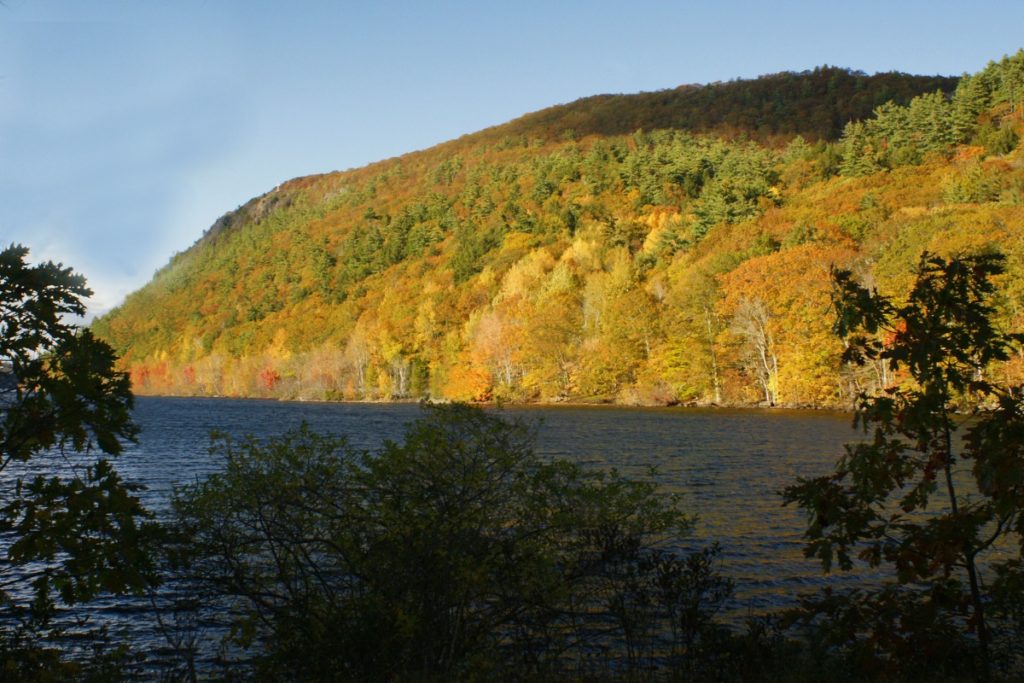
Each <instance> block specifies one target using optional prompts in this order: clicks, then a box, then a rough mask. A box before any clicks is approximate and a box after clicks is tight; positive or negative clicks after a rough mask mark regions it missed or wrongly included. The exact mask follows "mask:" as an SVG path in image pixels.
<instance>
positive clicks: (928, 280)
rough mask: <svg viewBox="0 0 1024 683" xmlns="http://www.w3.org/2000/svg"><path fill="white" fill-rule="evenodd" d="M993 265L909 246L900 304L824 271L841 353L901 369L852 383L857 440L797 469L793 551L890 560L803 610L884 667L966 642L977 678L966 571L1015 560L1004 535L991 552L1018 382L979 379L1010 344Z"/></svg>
mask: <svg viewBox="0 0 1024 683" xmlns="http://www.w3.org/2000/svg"><path fill="white" fill-rule="evenodd" d="M1003 264H1004V259H1003V257H1002V256H999V255H997V254H979V255H975V256H961V257H957V258H953V259H950V260H944V259H941V258H937V257H934V256H930V255H928V254H925V255H924V256H923V257H922V259H921V263H920V266H919V269H918V273H917V280H916V282H915V284H914V286H913V289H912V290H911V292H910V293H909V295H908V296H907V300H906V303H904V304H902V305H898V304H896V303H895V302H893V301H892V300H891V299H889V298H887V297H884V296H882V295H879V294H878V293H877V292H874V291H871V290H868V289H866V288H864V287H862V286H861V285H859V284H857V283H856V282H855V281H854V280H853V278H852V276H851V274H850V273H849V272H847V271H837V272H835V273H834V278H835V284H836V294H835V301H834V303H835V306H836V310H837V314H838V320H837V322H836V327H835V330H836V333H837V334H838V335H839V336H841V337H843V338H844V339H846V341H847V344H848V345H847V349H846V351H845V353H844V357H845V359H846V360H847V361H848V362H850V363H853V364H857V365H864V364H868V363H884V364H886V365H888V367H889V369H890V370H891V371H892V372H895V373H899V372H903V373H905V374H906V377H907V379H908V380H909V381H908V382H907V383H906V384H904V385H898V386H890V387H887V388H885V389H884V390H883V391H882V392H881V393H880V394H876V395H867V394H862V395H861V396H860V398H859V399H858V402H857V412H856V423H857V424H858V425H860V426H862V427H863V429H864V432H865V435H866V437H867V438H866V440H865V441H863V442H860V443H855V444H851V445H849V446H847V448H846V454H845V455H844V456H843V457H842V458H841V459H840V461H839V463H838V465H837V467H836V470H835V472H834V473H833V474H830V475H827V476H824V477H818V478H815V479H800V480H799V481H798V483H797V484H796V485H794V486H791V487H789V488H787V489H786V491H785V499H786V502H787V503H797V504H798V505H799V506H800V507H802V508H804V509H805V510H806V511H807V513H808V515H809V517H810V520H809V524H808V528H807V532H806V538H807V546H806V550H805V552H806V554H807V555H808V556H809V557H817V558H818V559H820V560H821V562H822V566H823V567H824V569H825V570H826V571H828V570H829V569H830V568H831V567H832V565H833V563H834V562H838V564H839V567H840V568H841V569H844V570H848V569H850V568H852V567H853V565H854V560H855V558H856V559H860V560H861V561H863V562H864V563H866V564H867V565H869V566H872V567H877V566H880V565H882V564H883V563H884V564H888V565H890V566H891V568H892V572H893V579H894V581H893V582H892V583H891V584H890V585H888V586H886V587H885V588H884V589H883V590H882V592H879V593H861V592H854V593H852V594H849V595H846V596H838V597H837V596H832V597H829V598H828V599H826V600H824V601H822V602H819V603H816V604H814V605H810V604H809V605H808V609H810V613H811V616H812V617H813V618H825V619H829V620H831V623H833V624H834V626H835V628H838V629H842V628H845V632H844V633H843V634H842V638H844V639H847V640H848V641H849V643H848V645H849V646H850V647H856V648H859V649H860V650H861V652H862V654H863V655H864V656H865V657H869V658H872V659H873V658H883V659H884V658H887V657H888V658H892V659H891V660H890V662H889V663H890V664H891V665H892V666H901V665H903V664H905V665H906V666H907V668H906V669H902V668H901V669H899V672H901V673H899V674H897V675H902V676H905V675H907V674H908V673H910V672H913V671H914V666H915V664H914V662H915V661H918V658H919V657H920V656H921V655H924V656H926V657H931V656H938V655H939V654H940V653H942V652H947V653H948V652H949V651H950V648H953V649H959V650H964V651H967V650H970V651H972V652H974V653H975V654H976V656H975V658H974V659H973V664H972V668H973V671H974V672H975V673H976V675H978V676H980V677H982V678H985V677H987V676H988V675H989V674H990V672H991V662H992V656H993V653H992V652H991V644H992V636H991V633H992V625H991V623H990V619H987V617H986V611H987V610H989V605H990V604H991V602H992V596H991V593H989V591H991V590H992V589H991V587H989V588H986V587H985V584H986V582H985V581H984V580H983V579H982V577H981V571H982V569H981V568H982V565H983V564H987V565H988V566H989V567H990V568H994V569H995V570H996V571H997V572H998V573H1001V574H1002V575H1003V576H1005V577H1014V578H1015V573H1016V567H1018V566H1019V562H1020V558H1019V556H1018V555H1019V548H1017V549H1015V550H1014V551H1011V552H1009V554H1008V558H1007V556H1006V555H1003V554H1002V553H1001V552H994V551H995V549H996V547H997V546H998V545H999V544H1000V543H1001V542H1003V541H1004V539H1006V538H1008V537H1009V536H1010V535H1012V534H1019V533H1020V531H1021V519H1022V517H1021V512H1022V511H1024V507H1022V504H1024V497H1021V495H1020V490H1019V486H1018V480H1019V479H1020V472H1024V459H1022V457H1024V419H1022V418H1024V410H1022V408H1024V406H1022V394H1021V389H1020V387H1005V386H1000V385H999V384H996V383H994V382H992V381H990V380H989V379H987V377H986V371H987V369H988V368H989V367H990V365H991V364H992V363H994V362H997V361H1003V360H1006V359H1007V358H1008V356H1009V354H1010V351H1011V349H1012V348H1013V347H1015V346H1016V345H1019V344H1020V343H1021V342H1022V341H1024V335H1020V334H1005V333H1002V332H1000V331H998V330H997V329H996V327H995V325H994V322H993V317H994V312H995V311H994V309H993V306H992V303H991V299H992V297H993V294H994V292H995V286H994V285H993V278H995V277H997V276H999V275H1000V274H1002V273H1003V270H1004V265H1003ZM958 408H969V409H972V410H974V411H975V412H976V415H975V417H974V419H972V420H971V421H970V422H967V423H964V422H963V421H962V420H960V419H958V417H957V415H956V412H957V409H958ZM1009 580H1010V579H1005V580H1000V581H996V582H995V585H996V586H1005V585H1007V581H1009ZM965 584H966V585H965ZM989 585H990V586H991V585H992V584H989ZM1017 599H1018V600H1019V599H1020V596H1017ZM837 601H838V602H837ZM839 613H842V614H844V615H845V616H843V618H842V619H839V618H838V617H837V614H839ZM883 622H884V625H883ZM844 625H845V626H844ZM968 633H970V634H973V637H971V636H969V635H968ZM865 638H870V643H871V645H870V647H868V645H867V643H866V642H865V640H864V639H865ZM872 653H873V654H872ZM914 653H916V655H917V657H910V655H912V654H914ZM928 653H933V654H932V655H929V654H928ZM908 657H909V659H907V658H908ZM943 661H946V660H943ZM968 661H971V660H968ZM877 662H879V663H881V662H882V659H878V660H877Z"/></svg>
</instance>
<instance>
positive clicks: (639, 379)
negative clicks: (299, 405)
mask: <svg viewBox="0 0 1024 683" xmlns="http://www.w3.org/2000/svg"><path fill="white" fill-rule="evenodd" d="M954 88H955V91H954V90H953V89H954ZM1022 97H1024V51H1022V52H1020V53H1018V54H1016V55H1015V56H1013V57H1011V58H1004V59H1003V60H1002V61H1000V62H998V63H995V62H994V63H991V64H990V65H989V66H988V67H987V68H986V69H985V70H983V71H982V72H980V73H978V74H975V75H973V76H969V77H964V78H961V79H948V78H923V77H914V76H906V75H902V74H882V75H876V76H865V75H863V74H859V73H855V72H849V71H846V70H842V69H834V68H822V69H816V70H814V71H809V72H803V73H799V74H794V73H788V74H776V75H772V76H766V77H763V78H761V79H757V80H754V81H732V82H729V83H720V84H714V85H710V86H684V87H681V88H679V89H676V90H672V91H666V92H661V93H645V94H640V95H615V96H599V97H593V98H587V99H584V100H580V101H578V102H574V103H571V104H568V105H562V106H559V107H553V108H551V109H548V110H544V111H541V112H536V113H534V114H529V115H527V116H524V117H522V118H520V119H517V120H515V121H512V122H510V123H508V124H505V125H503V126H497V127H495V128H491V129H487V130H484V131H481V132H479V133H475V134H472V135H467V136H464V137H462V138H460V139H458V140H455V141H452V142H449V143H445V144H442V145H439V146H437V147H435V148H432V149H429V150H425V151H422V152H417V153H413V154H409V155H406V156H404V157H400V158H397V159H391V160H388V161H385V162H380V163H376V164H372V165H370V166H367V167H364V168H361V169H357V170H354V171H347V172H343V173H332V174H327V175H320V176H311V177H306V178H298V179H295V180H291V181H288V182H286V183H283V184H282V185H281V186H279V187H278V188H276V189H275V190H274V191H272V192H269V193H267V194H265V195H263V196H261V197H258V198H255V199H253V200H251V201H250V202H248V203H247V204H245V205H244V206H242V207H240V208H239V209H237V210H235V211H233V212H231V213H228V214H226V215H225V216H223V217H222V218H221V219H220V220H218V221H217V222H216V223H215V224H214V225H213V226H212V227H211V228H210V229H209V230H208V231H207V233H206V234H205V235H204V236H203V238H202V239H200V240H199V241H198V242H197V243H196V244H195V245H194V246H193V247H191V248H190V249H189V250H187V251H185V252H183V253H181V254H178V255H176V256H175V257H174V258H173V259H172V260H171V262H170V263H169V264H168V265H167V266H166V267H165V268H163V269H162V270H161V271H160V272H158V273H157V274H156V276H155V277H154V279H153V281H152V282H150V283H149V284H148V285H146V287H144V288H143V289H141V290H139V291H138V292H136V293H134V294H132V295H131V296H129V297H128V298H127V300H126V301H125V302H124V304H123V305H121V306H120V307H119V308H117V309H115V310H113V311H112V312H110V313H109V314H108V315H106V316H104V317H103V318H101V319H99V320H97V321H96V322H95V323H94V328H95V330H96V332H97V334H99V335H100V336H102V337H103V338H105V339H107V340H108V341H109V342H110V343H111V344H113V345H114V347H115V348H116V349H117V350H118V351H119V352H120V353H121V354H122V362H123V363H124V366H125V368H126V369H127V370H129V371H130V372H131V375H132V379H133V383H134V386H135V389H136V391H138V392H140V393H162V394H183V395H194V394H202V395H231V396H273V397H282V398H301V399H320V398H329V399H341V398H344V399H354V400H356V399H361V400H389V399H406V398H418V397H422V396H426V395H429V396H433V397H443V398H451V399H464V400H494V399H501V400H513V401H566V400H569V401H618V402H640V403H676V402H697V403H719V404H721V403H737V404H742V403H759V402H770V403H775V404H785V405H820V406H826V405H845V404H846V403H847V402H848V400H849V397H850V395H851V393H852V392H854V391H856V390H857V389H859V388H864V387H869V386H870V385H874V384H877V383H879V382H885V381H888V379H889V378H887V377H884V370H885V369H884V368H879V369H877V370H878V373H874V370H873V369H871V368H868V369H865V372H864V373H860V374H857V375H851V374H849V373H848V372H846V371H844V370H842V369H841V368H840V367H839V362H838V357H839V343H838V341H837V340H835V339H834V338H833V337H832V336H831V334H830V320H829V313H828V307H829V285H828V269H829V267H830V265H831V264H839V265H842V266H847V267H853V268H854V269H855V270H857V272H859V273H860V274H861V275H862V276H863V277H865V278H867V279H869V280H870V281H872V282H873V283H874V284H875V285H876V286H877V287H879V289H881V290H882V291H885V292H898V291H901V290H902V289H903V288H904V287H905V286H906V284H907V282H908V281H909V279H910V276H911V275H910V274H911V271H912V268H913V266H914V265H915V264H916V262H917V259H918V257H919V255H920V253H921V252H922V251H923V250H931V251H935V252H939V253H943V254H945V253H950V252H955V251H962V250H971V249H978V248H991V247H998V248H1000V249H1001V250H1003V251H1004V252H1005V253H1007V255H1008V256H1009V259H1010V260H1009V267H1010V273H1009V274H1008V276H1007V277H1006V278H1005V283H1004V284H1005V286H1004V297H1003V315H1004V322H1005V323H1006V324H1007V325H1013V326H1014V327H1016V328H1018V329H1020V328H1024V324H1022V323H1024V284H1022V283H1024V277H1022V275H1024V230H1022V225H1024V158H1022V151H1021V145H1020V142H1019V141H1020V135H1021V132H1022V121H1021V100H1022ZM1021 370H1022V367H1021V363H1020V362H1019V361H1017V362H1014V363H1010V364H1007V365H1005V366H1003V367H1001V368H999V369H997V370H995V369H994V370H993V371H998V372H1002V373H1011V374H1013V375H1014V376H1017V375H1019V374H1020V372H1021ZM873 373H874V374H873Z"/></svg>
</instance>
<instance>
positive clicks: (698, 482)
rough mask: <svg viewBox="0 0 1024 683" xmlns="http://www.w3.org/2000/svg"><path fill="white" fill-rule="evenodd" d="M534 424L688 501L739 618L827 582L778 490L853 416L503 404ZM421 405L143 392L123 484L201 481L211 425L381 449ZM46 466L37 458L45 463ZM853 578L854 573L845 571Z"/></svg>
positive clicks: (148, 496) (208, 466)
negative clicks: (728, 582)
mask: <svg viewBox="0 0 1024 683" xmlns="http://www.w3.org/2000/svg"><path fill="white" fill-rule="evenodd" d="M500 412H501V413H502V414H505V415H508V416H511V417H520V418H522V419H524V420H526V421H527V422H529V423H533V424H536V425H537V444H536V445H537V451H538V452H539V453H540V454H542V455H547V456H550V457H559V458H567V459H571V460H575V461H579V462H581V463H584V464H586V465H588V466H593V467H603V468H610V467H615V468H617V469H618V470H619V471H620V472H622V473H623V474H626V475H628V476H631V477H637V478H647V477H650V476H652V474H651V471H650V470H651V467H654V468H655V472H654V474H653V476H654V478H655V479H656V481H657V482H658V483H659V484H660V485H661V486H662V487H663V488H664V489H665V490H666V491H671V492H676V493H681V494H682V495H683V500H684V507H685V508H686V509H687V511H689V512H691V513H694V514H696V515H697V516H698V517H699V522H698V524H697V527H696V530H695V533H694V537H693V538H692V539H690V540H689V541H688V543H689V544H691V545H692V546H693V547H697V546H699V545H701V544H703V543H704V542H709V541H711V540H717V541H718V542H719V543H721V545H722V549H723V553H722V571H723V572H724V573H725V574H727V575H728V576H731V577H732V578H733V579H735V581H736V584H737V599H736V603H735V604H734V606H733V609H732V613H733V614H734V615H737V616H739V615H742V614H743V613H746V612H762V611H764V610H766V609H770V608H773V607H779V606H786V605H790V604H792V602H793V600H794V597H795V596H796V594H797V593H799V592H802V591H805V590H810V589H813V588H815V587H816V586H819V585H824V583H825V581H826V580H828V581H832V582H836V581H841V580H843V578H844V577H842V576H838V577H837V576H832V577H830V578H828V579H825V578H823V577H822V574H821V571H820V567H819V566H818V565H817V564H816V563H815V562H813V561H811V560H807V559H805V558H804V557H803V556H802V553H801V547H802V545H801V540H800V537H801V533H802V531H803V528H804V517H803V514H802V513H801V512H800V511H799V510H796V509H793V508H784V507H782V504H781V499H780V496H779V493H778V492H779V491H780V490H781V489H782V488H783V487H784V486H786V485H787V484H790V483H792V482H793V481H794V480H795V479H796V477H797V476H814V475H820V474H824V473H826V472H828V471H829V470H830V469H831V468H832V466H833V464H834V462H835V459H836V458H837V457H838V455H839V454H840V452H841V450H842V444H843V443H845V442H848V441H851V440H853V439H855V438H856V437H857V434H856V433H855V432H854V431H853V430H852V428H851V426H850V424H851V420H850V416H849V415H844V414H836V413H826V412H810V411H808V412H801V411H754V410H703V409H679V408H670V409H669V408H666V409H656V408H618V407H543V408H541V407H507V408H505V409H503V410H501V411H500ZM419 413H420V409H419V407H418V406H417V405H414V404H399V405H377V404H338V403H278V402H271V401H255V400H230V399H186V398H145V397H143V398H139V399H138V400H137V405H136V413H135V417H136V420H137V422H138V424H139V425H140V427H141V428H142V433H141V436H140V438H139V442H138V443H137V444H133V445H130V446H129V447H128V448H127V449H126V451H125V453H124V455H123V456H121V457H120V458H119V459H118V463H117V466H118V469H119V471H120V472H121V473H122V474H123V475H124V476H125V478H127V479H129V480H132V481H136V482H139V483H142V484H145V485H146V487H147V490H146V491H145V492H144V494H143V497H144V499H145V501H146V503H147V505H148V506H149V507H150V508H152V509H155V510H157V511H158V512H165V511H166V510H167V501H168V496H169V494H170V492H171V491H172V490H173V487H174V486H175V485H179V484H184V483H190V482H193V481H195V480H196V479H202V478H203V477H205V476H206V475H208V474H209V473H210V472H211V471H214V470H215V469H216V468H217V467H218V462H217V460H216V458H215V457H213V456H211V455H210V454H209V452H208V449H209V445H210V436H209V435H210V432H211V431H214V430H216V431H220V432H224V433H227V434H230V435H233V436H242V435H246V434H252V435H255V436H257V437H268V436H272V435H276V434H280V433H282V432H284V431H285V430H287V429H289V428H293V427H297V426H299V425H300V424H301V423H302V422H304V421H305V422H307V423H309V425H310V426H311V427H312V428H313V429H314V430H315V431H319V432H324V433H335V434H345V435H346V436H347V437H348V438H349V441H350V443H352V444H353V445H355V446H357V447H360V448H366V449H374V448H377V447H379V446H380V445H381V443H382V442H383V441H384V440H385V439H392V440H398V439H400V438H401V436H402V432H403V427H404V425H405V424H406V423H408V422H409V421H411V420H414V419H416V417H417V416H418V415H419ZM41 464H42V463H40V465H41ZM846 580H849V579H848V578H847V579H846ZM98 606H99V607H100V611H101V613H106V615H107V616H108V617H109V618H110V619H111V620H114V621H120V622H124V621H128V622H130V623H129V624H128V628H129V629H130V630H131V631H134V632H135V635H136V637H139V638H141V639H142V640H146V639H147V636H146V630H147V629H152V626H151V625H147V623H146V622H147V621H149V620H147V619H145V618H143V617H144V616H145V614H144V613H145V611H146V609H147V608H146V605H144V604H140V603H138V602H135V603H133V604H126V603H125V602H124V601H113V600H111V601H107V602H104V603H101V604H100V605H98Z"/></svg>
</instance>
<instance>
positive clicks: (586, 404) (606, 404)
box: [135, 393, 853, 415]
mask: <svg viewBox="0 0 1024 683" xmlns="http://www.w3.org/2000/svg"><path fill="white" fill-rule="evenodd" d="M135 397H136V398H143V399H145V398H164V399H166V398H172V399H217V400H229V401H273V402H277V403H321V404H337V405H367V406H373V405H380V406H390V405H396V406H397V405H416V404H419V403H430V404H446V403H457V402H458V401H452V400H449V399H432V398H429V397H428V398H423V399H411V398H410V399H387V400H365V399H364V400H358V399H343V400H335V399H305V398H278V397H270V396H223V395H208V394H139V393H137V394H135ZM464 403H466V404H467V405H472V406H478V407H480V408H490V409H494V408H497V409H501V408H555V409H557V408H577V409H578V408H587V409H602V408H606V409H620V410H621V409H638V410H702V411H711V412H714V411H730V410H739V411H751V412H764V413H791V412H792V413H796V412H804V413H807V412H818V413H837V414H844V415H852V414H853V409H852V407H848V408H841V407H838V406H816V405H800V404H782V405H774V406H769V405H764V404H756V403H726V404H718V403H696V402H691V403H616V402H614V401H464Z"/></svg>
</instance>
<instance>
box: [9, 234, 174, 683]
mask: <svg viewBox="0 0 1024 683" xmlns="http://www.w3.org/2000/svg"><path fill="white" fill-rule="evenodd" d="M27 255H28V249H26V248H25V247H21V246H10V247H8V248H6V249H3V250H0V476H2V479H0V538H2V539H3V545H2V546H0V548H2V552H3V555H4V556H5V557H4V559H5V562H3V563H2V565H0V604H2V605H3V607H4V616H5V619H4V620H3V621H2V622H0V668H2V669H3V671H4V674H3V677H4V678H5V679H11V678H14V679H17V678H19V677H32V676H43V675H44V674H45V675H54V676H56V675H58V671H59V672H62V673H61V674H60V675H63V676H70V675H74V674H75V672H77V671H78V670H79V669H80V667H79V666H78V665H77V664H73V663H69V662H62V661H61V657H62V653H61V652H60V651H59V650H57V649H56V648H54V647H53V638H54V637H55V636H57V635H59V634H60V631H61V629H60V627H59V625H58V624H57V623H56V622H55V621H54V616H55V614H56V612H57V606H58V604H59V603H63V604H65V605H72V604H75V603H81V602H86V601H89V600H92V599H93V598H95V597H97V596H98V595H99V594H101V593H104V592H106V593H129V592H133V593H139V592H141V591H142V590H144V589H145V588H146V587H148V586H150V585H152V584H153V583H154V582H155V580H156V578H155V572H154V565H153V562H152V551H153V542H154V540H155V533H156V525H155V524H154V523H153V522H151V521H149V520H150V514H149V513H148V512H147V511H146V510H145V509H144V508H143V507H142V505H141V504H140V502H139V500H138V498H137V497H136V496H135V495H134V493H135V492H136V490H137V488H136V487H135V486H133V485H131V484H128V483H126V482H125V481H124V480H122V479H121V478H120V476H119V475H118V474H117V471H116V470H115V469H114V467H113V465H112V464H111V463H110V461H109V460H107V459H105V458H103V457H99V458H93V456H92V455H91V454H92V453H93V452H94V451H99V452H100V453H102V454H105V455H117V454H118V453H120V452H121V448H122V446H121V442H122V440H130V439H133V438H134V437H135V434H136V427H135V425H134V423H133V422H132V419H131V407H132V395H131V391H130V388H129V382H128V378H127V377H126V376H125V375H124V373H121V372H118V371H116V370H115V368H114V363H115V355H114V352H113V351H112V350H111V348H110V347H109V346H108V345H107V344H106V343H104V342H102V341H100V340H98V339H96V338H95V337H93V336H92V334H91V333H90V332H89V331H88V330H82V329H79V328H78V327H76V326H75V325H73V324H71V323H69V322H67V318H68V317H69V316H81V315H83V314H84V313H85V307H84V305H83V303H82V299H83V298H85V297H88V296H89V295H90V294H91V292H90V291H89V289H88V288H87V287H86V285H85V279H84V278H83V277H82V276H81V275H77V274H75V273H73V272H72V271H71V269H70V268H65V267H63V266H61V265H59V264H53V263H42V264H39V265H34V266H30V265H28V264H27V263H26V257H27ZM30 461H41V462H42V463H45V466H44V467H42V468H33V467H31V465H32V464H33V463H32V462H30ZM33 469H35V470H36V471H37V472H38V471H46V472H48V474H47V475H46V476H44V475H42V474H32V470H33Z"/></svg>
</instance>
